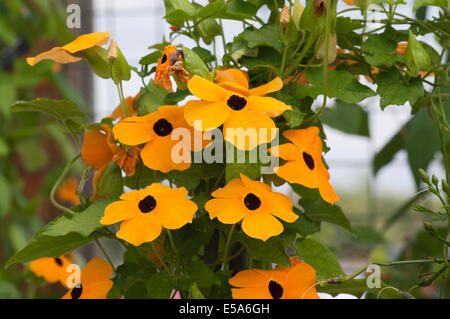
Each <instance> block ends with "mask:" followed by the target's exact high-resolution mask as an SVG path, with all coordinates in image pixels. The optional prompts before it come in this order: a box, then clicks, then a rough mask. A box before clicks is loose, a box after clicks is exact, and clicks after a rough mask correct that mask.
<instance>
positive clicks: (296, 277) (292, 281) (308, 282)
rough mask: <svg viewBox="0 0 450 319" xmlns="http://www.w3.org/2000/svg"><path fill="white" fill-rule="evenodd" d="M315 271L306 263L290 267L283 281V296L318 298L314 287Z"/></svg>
mask: <svg viewBox="0 0 450 319" xmlns="http://www.w3.org/2000/svg"><path fill="white" fill-rule="evenodd" d="M315 283H316V271H315V270H314V268H312V267H311V266H310V265H308V264H306V263H303V262H301V263H299V264H297V265H295V266H294V267H292V268H291V270H290V271H289V272H288V274H287V276H286V279H285V281H284V286H285V295H286V296H285V297H286V298H289V299H319V296H318V295H317V293H316V288H315V287H314V285H315Z"/></svg>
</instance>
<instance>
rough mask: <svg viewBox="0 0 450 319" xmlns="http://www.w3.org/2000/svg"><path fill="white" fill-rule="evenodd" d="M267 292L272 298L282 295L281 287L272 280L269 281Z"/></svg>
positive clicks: (278, 297)
mask: <svg viewBox="0 0 450 319" xmlns="http://www.w3.org/2000/svg"><path fill="white" fill-rule="evenodd" d="M269 292H270V294H271V295H272V298H273V299H280V298H281V297H282V296H283V287H281V285H280V284H279V283H277V282H275V281H273V280H271V281H270V282H269Z"/></svg>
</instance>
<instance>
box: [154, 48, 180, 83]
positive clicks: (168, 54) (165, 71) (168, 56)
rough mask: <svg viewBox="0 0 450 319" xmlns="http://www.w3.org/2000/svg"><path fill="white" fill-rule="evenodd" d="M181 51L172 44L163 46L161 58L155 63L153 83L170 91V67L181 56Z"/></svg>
mask: <svg viewBox="0 0 450 319" xmlns="http://www.w3.org/2000/svg"><path fill="white" fill-rule="evenodd" d="M182 55H183V51H182V50H177V47H176V46H174V45H168V46H166V47H165V48H164V51H163V54H162V56H161V58H160V59H159V60H158V64H157V65H156V73H155V84H158V85H161V86H162V87H164V88H166V89H167V90H169V91H172V82H171V81H170V74H169V71H170V67H171V66H172V65H174V64H175V63H176V62H177V61H178V60H179V59H180V57H182Z"/></svg>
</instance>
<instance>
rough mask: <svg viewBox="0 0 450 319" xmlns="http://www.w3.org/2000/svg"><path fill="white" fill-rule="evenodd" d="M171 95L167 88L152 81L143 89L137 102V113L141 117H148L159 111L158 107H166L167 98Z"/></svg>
mask: <svg viewBox="0 0 450 319" xmlns="http://www.w3.org/2000/svg"><path fill="white" fill-rule="evenodd" d="M168 94H169V91H167V90H166V89H165V88H163V87H162V86H160V85H157V84H155V83H154V82H153V81H150V82H149V83H148V85H147V87H146V88H145V87H144V88H141V93H140V94H139V97H138V100H137V111H138V114H139V116H143V115H147V114H150V113H153V112H155V111H156V110H158V107H160V106H161V105H164V102H165V98H166V96H167V95H168Z"/></svg>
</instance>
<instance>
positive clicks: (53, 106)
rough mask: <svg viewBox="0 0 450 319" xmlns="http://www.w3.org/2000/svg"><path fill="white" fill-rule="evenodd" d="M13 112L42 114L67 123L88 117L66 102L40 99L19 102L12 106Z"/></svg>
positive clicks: (72, 104)
mask: <svg viewBox="0 0 450 319" xmlns="http://www.w3.org/2000/svg"><path fill="white" fill-rule="evenodd" d="M11 111H12V112H41V113H45V114H47V115H50V116H52V117H54V118H56V119H58V120H61V121H65V120H67V119H70V118H73V117H86V115H85V114H84V113H82V112H81V111H80V110H79V109H78V106H77V105H76V104H75V103H73V102H71V101H65V100H52V99H45V98H38V99H36V100H33V101H29V102H27V101H18V102H16V103H14V104H13V105H12V106H11Z"/></svg>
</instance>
